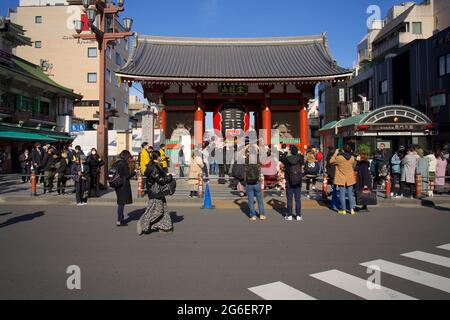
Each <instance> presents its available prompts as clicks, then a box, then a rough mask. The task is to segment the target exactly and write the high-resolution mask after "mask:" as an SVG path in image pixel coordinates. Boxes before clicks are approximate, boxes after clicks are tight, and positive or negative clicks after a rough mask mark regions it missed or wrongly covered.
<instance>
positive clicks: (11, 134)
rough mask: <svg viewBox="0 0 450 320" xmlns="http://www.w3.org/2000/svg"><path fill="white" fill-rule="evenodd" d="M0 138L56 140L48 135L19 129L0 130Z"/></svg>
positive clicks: (35, 140) (36, 140)
mask: <svg viewBox="0 0 450 320" xmlns="http://www.w3.org/2000/svg"><path fill="white" fill-rule="evenodd" d="M0 140H12V141H33V142H38V141H45V142H57V141H58V140H57V139H54V138H51V137H49V136H45V135H41V134H37V133H28V132H20V131H0Z"/></svg>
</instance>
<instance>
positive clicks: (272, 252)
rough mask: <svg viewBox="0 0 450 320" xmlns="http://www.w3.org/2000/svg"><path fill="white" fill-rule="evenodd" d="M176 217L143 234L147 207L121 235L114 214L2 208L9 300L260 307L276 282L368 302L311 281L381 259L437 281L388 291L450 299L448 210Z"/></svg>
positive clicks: (184, 211)
mask: <svg viewBox="0 0 450 320" xmlns="http://www.w3.org/2000/svg"><path fill="white" fill-rule="evenodd" d="M170 209H171V211H172V216H173V219H174V221H175V232H174V233H172V234H160V233H154V234H151V235H146V236H141V237H139V236H137V234H136V231H135V230H136V227H135V220H136V219H137V218H138V217H139V216H140V214H142V210H137V208H128V210H127V213H130V219H131V220H132V222H130V224H129V227H126V228H116V227H115V208H114V207H107V206H86V207H82V208H78V207H73V206H36V205H35V206H11V205H0V255H1V263H0V299H176V300H183V299H202V300H203V299H206V300H209V299H225V300H235V299H237V300H240V299H247V300H253V299H255V300H258V299H262V298H264V295H263V294H260V295H257V294H255V293H254V292H252V291H250V290H249V288H254V287H258V286H263V285H266V284H272V283H276V282H281V287H282V288H281V289H280V290H281V291H283V290H284V289H285V287H287V286H289V287H290V288H294V289H292V290H294V291H295V292H294V296H295V293H298V292H301V293H304V294H306V295H308V296H311V297H314V298H315V299H361V298H362V297H364V294H365V293H363V294H362V295H361V294H359V295H358V294H354V292H353V293H352V290H357V291H358V290H359V291H361V288H359V289H358V288H357V289H354V288H353V289H352V288H350V289H348V288H347V289H342V288H340V287H338V286H336V285H333V284H330V281H328V282H326V281H322V280H319V279H317V278H315V277H312V276H311V275H313V274H317V273H322V272H325V271H329V270H335V269H337V270H339V271H341V272H343V273H345V274H346V275H351V276H356V277H358V278H361V279H367V278H368V277H369V275H368V274H367V269H366V267H363V266H361V265H360V264H362V263H365V262H368V261H373V260H377V259H382V260H385V261H389V262H393V263H396V264H398V265H401V266H407V267H411V268H414V269H417V270H421V271H425V272H428V273H431V274H433V275H432V277H431V279H430V278H429V275H428V274H425V275H424V274H419V276H424V279H425V283H419V282H417V280H416V281H411V280H408V279H403V278H401V277H398V276H394V275H392V274H388V273H384V272H383V273H382V275H381V285H382V286H384V287H387V288H390V289H392V290H395V291H398V292H400V293H402V294H405V295H408V296H411V297H414V298H417V299H450V286H449V287H447V286H448V282H449V281H450V279H449V278H450V269H449V266H447V265H446V264H447V263H448V261H449V258H450V251H448V250H444V249H438V248H437V246H441V245H445V244H450V232H449V231H450V211H448V209H443V210H435V209H428V208H384V209H383V208H375V209H373V210H372V211H371V212H370V213H369V214H360V215H357V216H354V217H352V216H346V217H341V216H338V215H336V214H335V213H334V212H331V211H328V210H325V209H319V210H305V212H304V216H305V221H304V222H302V223H299V222H286V221H284V219H283V218H282V216H281V215H280V213H278V212H276V211H269V212H268V218H269V219H268V220H267V221H265V222H260V221H258V222H256V223H252V222H250V221H249V220H248V219H247V218H246V216H245V215H244V213H243V212H241V211H239V210H218V209H216V210H212V211H201V210H198V209H193V208H170ZM130 211H131V212H130ZM412 251H424V252H427V253H431V254H435V255H439V256H440V257H441V260H438V261H440V262H439V263H440V265H439V263H438V264H437V263H436V262H433V263H430V262H424V261H419V260H418V259H413V258H409V257H404V256H401V254H404V253H408V252H412ZM433 257H434V256H433ZM442 261H443V262H442ZM71 265H77V266H79V267H80V269H81V290H68V289H67V287H66V280H67V278H68V277H69V275H68V274H66V269H67V267H68V266H71ZM382 271H383V269H382ZM413 275H414V276H415V275H418V273H417V272H413ZM336 279H337V278H336V277H335V279H334V280H336ZM421 279H422V278H421ZM436 279H437V280H438V281H436ZM337 280H339V279H337ZM332 281H333V279H332V280H331V282H332ZM436 282H438V283H437V284H436ZM346 283H352V281H350V282H346ZM430 283H431V284H430ZM436 285H437V286H438V288H436ZM433 286H434V287H433ZM283 288H284V289H283ZM447 289H448V290H447ZM264 290H266V293H267V289H263V291H264ZM270 290H271V289H270V287H269V292H270V293H273V294H276V292H275V291H276V290H275V291H274V290H271V291H270ZM274 292H275V293H274ZM280 294H281V296H282V295H283V292H282V293H280ZM288 294H289V293H288Z"/></svg>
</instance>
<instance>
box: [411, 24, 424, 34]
mask: <svg viewBox="0 0 450 320" xmlns="http://www.w3.org/2000/svg"><path fill="white" fill-rule="evenodd" d="M412 33H413V34H422V22H413V23H412Z"/></svg>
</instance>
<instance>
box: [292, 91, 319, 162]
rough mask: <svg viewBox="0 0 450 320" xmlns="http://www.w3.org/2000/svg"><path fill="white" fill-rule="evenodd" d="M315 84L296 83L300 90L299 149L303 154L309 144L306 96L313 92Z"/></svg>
mask: <svg viewBox="0 0 450 320" xmlns="http://www.w3.org/2000/svg"><path fill="white" fill-rule="evenodd" d="M314 87H315V84H298V85H297V86H296V88H297V90H299V91H300V151H301V152H302V153H303V154H305V153H306V150H307V149H308V146H309V122H308V108H307V101H308V100H307V97H308V95H309V94H312V93H313V92H314Z"/></svg>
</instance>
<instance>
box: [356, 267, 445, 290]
mask: <svg viewBox="0 0 450 320" xmlns="http://www.w3.org/2000/svg"><path fill="white" fill-rule="evenodd" d="M361 265H362V266H364V267H367V268H369V267H371V266H377V267H378V268H379V269H380V270H381V272H383V273H387V274H390V275H393V276H396V277H399V278H402V279H406V280H409V281H412V282H416V283H419V284H422V285H424V286H428V287H431V288H434V289H438V290H441V291H445V292H447V293H450V279H448V278H445V277H442V276H438V275H435V274H432V273H428V272H425V271H421V270H417V269H413V268H410V267H406V266H402V265H400V264H396V263H392V262H389V261H385V260H375V261H370V262H366V263H361Z"/></svg>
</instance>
